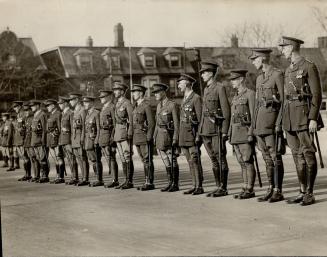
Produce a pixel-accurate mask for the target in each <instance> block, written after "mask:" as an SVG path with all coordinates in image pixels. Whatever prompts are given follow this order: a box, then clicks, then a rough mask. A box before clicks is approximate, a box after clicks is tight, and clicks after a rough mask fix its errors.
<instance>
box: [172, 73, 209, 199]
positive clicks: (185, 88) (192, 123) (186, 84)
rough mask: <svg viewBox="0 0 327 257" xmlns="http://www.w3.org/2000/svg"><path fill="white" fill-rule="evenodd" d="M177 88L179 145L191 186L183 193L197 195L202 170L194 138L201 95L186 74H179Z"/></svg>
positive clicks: (199, 191)
mask: <svg viewBox="0 0 327 257" xmlns="http://www.w3.org/2000/svg"><path fill="white" fill-rule="evenodd" d="M177 81H178V88H179V89H180V90H181V92H182V93H183V94H184V98H183V100H182V102H181V107H180V125H179V142H178V144H179V146H180V147H181V150H182V152H183V154H184V155H185V157H186V160H187V162H188V165H189V168H190V173H191V177H192V188H190V189H189V190H187V191H185V192H184V194H192V195H199V194H202V193H203V192H204V190H203V188H202V181H203V171H202V165H201V152H200V145H197V143H196V141H195V139H196V138H197V137H198V136H199V135H198V126H199V122H200V120H201V112H202V103H201V97H200V96H199V95H198V94H196V93H195V92H194V91H193V90H192V86H193V84H194V82H195V81H196V80H195V79H194V78H193V77H191V76H189V75H187V74H181V76H180V78H179V79H178V80H177Z"/></svg>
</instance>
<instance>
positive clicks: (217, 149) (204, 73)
mask: <svg viewBox="0 0 327 257" xmlns="http://www.w3.org/2000/svg"><path fill="white" fill-rule="evenodd" d="M200 71H201V77H202V79H203V81H204V82H205V84H206V87H205V89H204V93H203V104H202V115H201V121H200V125H199V136H198V137H197V139H196V141H197V142H200V141H201V139H202V141H203V143H204V146H205V148H206V151H207V152H208V155H209V157H210V160H211V163H212V170H213V174H214V176H215V182H216V186H217V188H216V189H215V190H214V191H212V192H210V193H209V194H207V196H213V197H219V196H225V195H227V194H228V191H227V181H228V171H229V169H228V164H227V159H226V154H227V150H226V140H227V133H228V128H229V122H230V105H229V102H228V97H227V94H226V88H225V86H224V85H223V84H221V83H219V82H218V81H217V79H216V76H217V74H218V65H217V64H216V63H214V62H202V63H201V70H200Z"/></svg>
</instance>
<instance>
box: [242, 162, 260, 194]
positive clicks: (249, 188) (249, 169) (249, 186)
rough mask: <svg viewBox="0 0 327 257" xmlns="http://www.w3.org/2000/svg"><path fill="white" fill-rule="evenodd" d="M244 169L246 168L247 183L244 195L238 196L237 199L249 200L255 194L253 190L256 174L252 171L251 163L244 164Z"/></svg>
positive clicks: (252, 165)
mask: <svg viewBox="0 0 327 257" xmlns="http://www.w3.org/2000/svg"><path fill="white" fill-rule="evenodd" d="M245 167H246V176H247V179H248V183H247V186H246V189H245V191H244V193H243V194H242V195H241V196H240V198H239V199H250V198H253V197H255V192H254V190H253V188H254V182H255V175H256V174H255V170H254V164H253V161H250V162H245Z"/></svg>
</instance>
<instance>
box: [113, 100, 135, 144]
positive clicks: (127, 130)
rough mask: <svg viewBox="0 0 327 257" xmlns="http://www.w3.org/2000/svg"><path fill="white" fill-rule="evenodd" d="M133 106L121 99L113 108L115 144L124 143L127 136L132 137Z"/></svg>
mask: <svg viewBox="0 0 327 257" xmlns="http://www.w3.org/2000/svg"><path fill="white" fill-rule="evenodd" d="M132 113H133V106H132V104H131V102H130V101H129V100H128V99H126V98H125V97H122V98H121V99H119V100H118V101H117V103H116V108H115V120H116V126H115V134H114V140H115V141H116V142H120V141H126V140H127V139H128V136H132V135H133V114H132Z"/></svg>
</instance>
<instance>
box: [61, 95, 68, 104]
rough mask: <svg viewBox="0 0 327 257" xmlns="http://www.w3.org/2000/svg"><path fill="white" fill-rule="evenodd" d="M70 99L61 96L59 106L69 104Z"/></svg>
mask: <svg viewBox="0 0 327 257" xmlns="http://www.w3.org/2000/svg"><path fill="white" fill-rule="evenodd" d="M69 100H70V98H69V97H65V96H59V99H58V104H63V103H67V102H69Z"/></svg>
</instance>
